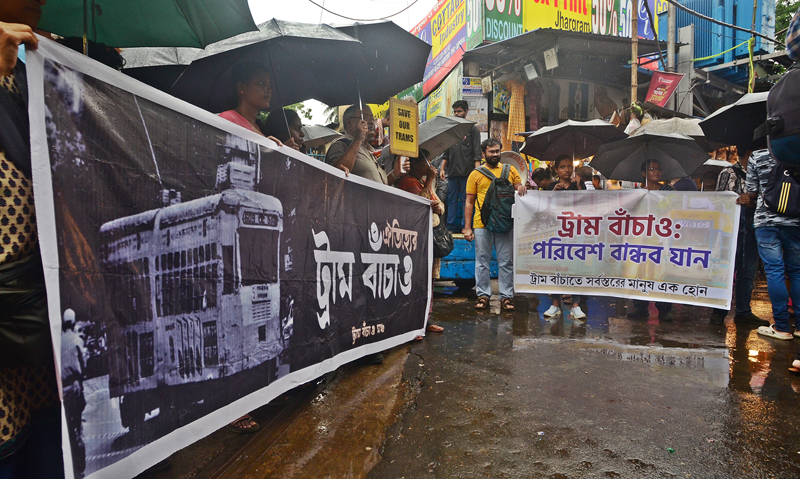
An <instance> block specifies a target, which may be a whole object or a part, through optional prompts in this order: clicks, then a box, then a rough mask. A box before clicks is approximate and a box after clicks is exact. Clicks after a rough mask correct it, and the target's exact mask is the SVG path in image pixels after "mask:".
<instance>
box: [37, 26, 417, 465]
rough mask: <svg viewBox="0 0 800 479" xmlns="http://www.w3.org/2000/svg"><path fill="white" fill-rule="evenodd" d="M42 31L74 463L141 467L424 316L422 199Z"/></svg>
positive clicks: (42, 222)
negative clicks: (275, 141)
mask: <svg viewBox="0 0 800 479" xmlns="http://www.w3.org/2000/svg"><path fill="white" fill-rule="evenodd" d="M40 45H41V48H40V50H39V51H38V52H37V53H29V58H28V78H29V91H30V116H31V138H32V146H33V170H34V177H33V179H34V188H35V191H36V208H37V217H38V220H39V231H40V242H41V248H42V255H43V262H44V267H45V271H46V283H47V293H48V304H49V309H50V317H51V325H52V329H53V331H56V332H61V331H63V333H62V334H61V336H60V337H59V336H58V335H56V337H54V339H53V341H54V346H55V349H56V351H61V357H60V358H58V360H57V361H58V364H59V369H60V371H61V374H62V382H63V384H62V386H63V391H64V401H63V412H64V415H65V423H66V424H67V428H66V429H67V430H66V431H64V434H63V440H64V451H65V457H64V459H65V464H66V465H67V469H68V471H67V474H68V477H71V476H73V475H74V476H75V477H79V476H80V475H81V474H84V475H85V476H86V477H119V478H121V477H133V476H135V475H136V474H138V473H140V472H141V471H143V470H144V469H146V468H147V467H149V466H151V465H153V464H154V463H155V462H158V461H160V460H162V459H164V458H166V457H168V456H169V455H170V454H171V453H173V452H174V451H176V450H178V449H180V448H182V447H185V446H186V445H188V444H191V443H192V442H194V441H196V440H198V439H200V438H201V437H203V436H205V435H207V434H209V433H211V432H213V431H214V430H216V429H218V428H220V427H222V426H224V425H225V424H226V423H228V422H230V421H232V420H234V419H236V418H238V417H239V416H241V415H243V414H245V413H247V412H248V411H250V410H252V409H254V408H256V407H258V406H261V405H263V404H265V403H267V402H269V401H270V400H271V399H273V398H275V397H277V396H278V395H279V394H281V393H283V392H285V391H287V390H289V389H291V388H292V387H294V386H297V385H299V384H302V383H304V382H307V381H310V380H312V379H314V378H316V377H319V376H320V375H322V374H324V373H326V372H328V371H332V370H334V369H336V368H337V367H338V366H340V365H342V364H344V363H346V362H348V361H352V360H354V359H357V358H359V357H362V356H364V355H366V354H370V353H374V352H379V351H382V350H384V349H387V348H390V347H393V346H396V345H398V344H402V343H404V342H407V341H409V340H411V339H412V338H413V337H414V336H415V335H417V334H423V331H424V327H425V323H426V321H427V313H428V308H429V306H430V290H431V289H430V288H431V284H430V281H431V280H430V278H431V264H432V255H431V248H430V241H431V238H430V231H431V215H430V205H429V204H428V203H426V202H425V201H424V200H422V199H420V198H418V197H415V196H412V195H409V194H407V193H404V192H400V191H398V190H395V189H392V188H389V187H386V186H384V185H378V184H376V183H373V182H370V181H368V180H365V179H362V178H357V177H352V176H351V177H349V178H345V177H344V175H343V174H342V173H341V172H340V171H338V170H335V169H333V168H332V167H329V166H328V165H325V164H323V163H322V162H320V161H317V160H314V159H312V158H310V157H307V156H304V155H301V154H299V153H297V152H294V151H293V150H290V149H287V148H285V147H283V148H277V147H272V148H271V147H269V146H268V145H272V143H271V142H269V141H268V140H266V139H265V138H263V137H260V136H258V135H256V134H255V133H253V132H249V131H247V130H245V129H243V128H241V127H239V126H236V125H234V124H233V123H230V122H227V121H226V120H223V119H221V118H219V117H217V116H214V115H211V114H209V113H207V112H204V111H201V110H199V109H196V108H194V107H192V106H189V105H187V104H185V103H182V102H180V101H178V100H176V99H174V98H172V97H170V96H168V95H165V94H163V93H161V92H157V91H154V90H152V89H150V88H148V87H145V86H144V85H142V84H139V83H138V82H135V81H134V80H131V79H129V78H127V77H125V76H124V75H122V74H119V73H117V72H114V71H111V70H109V69H106V68H104V67H102V66H100V65H98V64H97V63H96V62H93V61H92V60H89V59H87V58H85V57H81V56H80V55H77V54H74V53H73V52H70V51H67V50H66V49H64V48H62V47H60V46H58V45H55V44H52V43H51V42H47V41H42V43H41V44H40ZM221 94H227V92H221ZM73 323H74V324H75V326H74V327H73V328H70V326H71V325H72V324H73ZM76 356H80V359H79V360H77V361H76ZM76 364H77V365H78V366H76ZM68 365H69V366H70V373H69V374H67V373H66V372H65V371H66V370H67V369H66V368H67V366H68ZM76 368H77V369H80V371H78V372H77V373H76V372H75V369H76Z"/></svg>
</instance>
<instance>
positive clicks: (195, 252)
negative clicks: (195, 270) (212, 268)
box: [192, 248, 199, 264]
mask: <svg viewBox="0 0 800 479" xmlns="http://www.w3.org/2000/svg"><path fill="white" fill-rule="evenodd" d="M192 256H194V264H197V263H198V262H199V261H197V248H193V249H192Z"/></svg>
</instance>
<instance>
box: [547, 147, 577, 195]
mask: <svg viewBox="0 0 800 479" xmlns="http://www.w3.org/2000/svg"><path fill="white" fill-rule="evenodd" d="M553 168H554V169H555V170H556V176H558V181H556V182H554V183H550V185H548V186H547V188H545V189H546V190H548V191H559V190H572V191H577V190H580V189H581V187H580V185H578V181H576V180H573V179H572V173H573V172H574V166H573V165H572V158H570V157H569V155H561V156H559V157H558V158H556V161H554V162H553Z"/></svg>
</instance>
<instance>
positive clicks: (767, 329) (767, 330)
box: [757, 325, 792, 340]
mask: <svg viewBox="0 0 800 479" xmlns="http://www.w3.org/2000/svg"><path fill="white" fill-rule="evenodd" d="M757 331H758V334H760V335H762V336H769V337H770V338H775V339H782V340H790V339H792V335H791V333H783V332H781V331H776V330H775V326H774V325H769V326H759V327H758V330H757Z"/></svg>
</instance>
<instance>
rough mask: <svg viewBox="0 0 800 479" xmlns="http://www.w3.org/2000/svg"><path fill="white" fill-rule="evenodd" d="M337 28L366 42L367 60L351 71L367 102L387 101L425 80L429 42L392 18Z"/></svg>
mask: <svg viewBox="0 0 800 479" xmlns="http://www.w3.org/2000/svg"><path fill="white" fill-rule="evenodd" d="M337 29H338V30H341V31H342V32H344V33H346V34H348V35H350V36H351V37H353V38H355V39H357V40H358V41H360V42H361V44H362V46H361V51H362V55H363V58H364V63H362V64H361V65H357V68H356V69H354V70H351V71H350V73H351V74H352V75H354V76H355V77H356V78H357V79H358V84H359V86H360V88H361V99H362V100H363V102H364V103H378V104H381V103H384V102H385V101H386V100H387V99H388V98H389V97H391V96H394V95H396V94H397V93H398V92H401V91H403V90H405V89H406V88H408V87H411V86H413V85H415V84H417V83H419V82H421V81H422V79H423V75H424V74H425V64H426V63H427V61H428V56H429V55H430V52H431V45H429V44H428V43H426V42H424V41H423V40H420V39H419V38H417V37H416V36H414V35H412V34H411V33H409V32H407V31H405V30H403V29H402V28H401V27H399V26H398V25H396V24H395V23H393V22H388V21H387V22H381V23H370V24H360V23H356V24H355V25H349V26H346V27H337ZM326 103H327V102H326ZM328 104H329V105H339V104H341V103H328Z"/></svg>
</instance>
